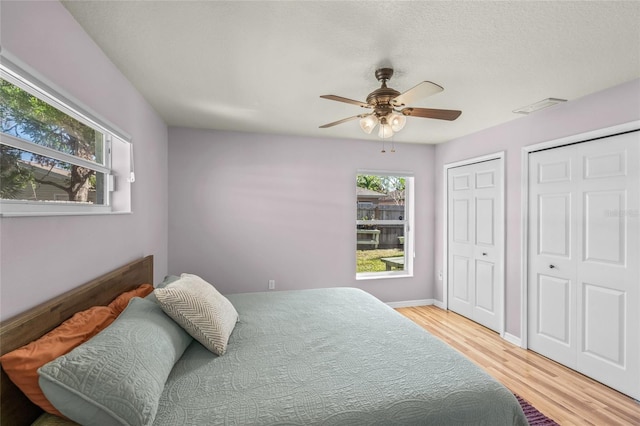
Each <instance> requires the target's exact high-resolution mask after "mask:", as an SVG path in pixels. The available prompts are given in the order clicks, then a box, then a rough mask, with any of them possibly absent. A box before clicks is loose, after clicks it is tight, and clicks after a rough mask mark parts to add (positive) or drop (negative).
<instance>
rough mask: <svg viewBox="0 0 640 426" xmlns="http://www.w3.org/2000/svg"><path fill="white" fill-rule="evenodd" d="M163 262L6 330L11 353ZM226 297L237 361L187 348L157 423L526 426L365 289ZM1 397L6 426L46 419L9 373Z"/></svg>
mask: <svg viewBox="0 0 640 426" xmlns="http://www.w3.org/2000/svg"><path fill="white" fill-rule="evenodd" d="M152 264H153V259H152V258H151V257H146V258H144V259H140V260H137V261H135V262H132V263H131V264H128V265H126V266H124V267H122V268H119V269H118V270H116V271H114V272H112V273H110V274H107V275H106V276H103V277H100V278H99V279H97V280H94V281H93V282H91V283H88V284H87V285H85V286H82V287H79V288H78V289H76V290H73V291H71V292H69V293H67V294H66V295H62V296H60V297H58V298H56V299H55V300H53V301H51V302H48V303H45V304H43V305H41V306H40V307H37V308H34V309H32V310H30V311H28V312H25V313H24V314H22V315H19V316H18V317H16V318H13V319H10V320H8V321H5V322H3V323H2V324H1V328H0V338H2V353H3V354H4V353H6V352H8V351H10V350H12V349H14V348H17V347H19V346H21V345H24V344H25V343H27V342H29V341H31V340H33V339H34V338H36V337H38V336H40V335H42V334H44V333H45V332H47V331H48V330H50V329H52V328H53V327H55V326H56V325H57V324H59V323H60V322H61V321H63V320H64V319H66V318H69V317H70V316H71V315H72V314H73V313H74V312H76V311H78V310H80V309H84V308H86V307H89V306H92V305H96V304H107V303H109V301H110V300H112V299H113V298H114V297H115V296H116V295H118V294H119V293H121V292H122V291H126V290H130V289H133V288H135V287H136V286H137V285H139V284H141V283H145V282H153V278H152V276H151V274H152V270H153V267H152ZM151 297H153V296H151ZM227 298H228V300H229V301H230V302H231V304H232V305H233V306H234V307H235V309H236V310H237V313H238V315H239V320H238V322H237V323H236V324H235V327H234V329H233V332H232V333H231V336H230V337H229V340H228V346H227V348H226V352H225V353H224V355H222V356H217V355H214V354H212V353H211V352H210V351H209V350H208V349H206V348H205V347H204V346H203V345H202V344H200V343H199V342H198V341H197V340H191V341H190V342H189V343H188V344H185V346H186V349H185V350H184V353H181V356H179V358H178V359H177V360H176V361H175V364H174V365H172V367H171V369H170V372H169V373H168V377H167V378H166V381H165V382H164V386H163V387H162V389H160V391H159V393H158V395H159V398H158V401H157V411H156V412H155V413H153V419H152V420H153V424H154V425H177V424H180V425H233V424H236V425H251V424H255V425H269V424H280V425H282V424H290V425H293V424H296V425H308V424H319V425H320V424H322V425H347V424H348V425H357V424H380V425H388V424H474V425H478V424H486V425H520V424H522V425H526V424H527V421H526V418H525V416H524V414H523V412H522V409H521V408H520V405H519V403H518V402H517V400H516V398H515V397H514V395H513V394H512V393H511V392H510V391H509V390H507V389H506V388H505V387H504V386H502V385H501V384H499V383H498V382H496V381H495V380H494V379H492V378H491V377H490V376H488V375H487V374H486V373H485V372H483V371H482V370H481V369H480V368H478V367H477V366H475V365H474V364H472V363H471V362H470V361H469V360H467V359H466V358H464V357H463V356H462V355H460V354H459V353H458V352H456V351H455V350H453V349H452V348H450V347H449V346H448V345H446V344H445V343H443V342H442V341H440V340H439V339H437V338H435V337H433V336H432V335H430V334H429V333H427V332H426V331H424V330H423V329H422V328H421V327H419V326H418V325H416V324H414V323H413V322H411V321H410V320H408V319H406V318H405V317H403V316H402V315H400V314H398V313H397V312H395V311H394V310H393V309H391V308H390V307H388V306H387V305H385V304H383V303H382V302H380V301H378V300H377V299H375V298H374V297H373V296H371V295H369V294H368V293H366V292H364V291H361V290H357V289H351V288H333V289H317V290H301V291H282V292H266V293H246V294H234V295H229V296H227ZM145 302H146V301H145ZM150 303H151V302H150ZM132 304H133V302H132ZM139 304H141V302H140V303H139ZM130 306H131V305H130ZM129 309H130V308H127V310H129ZM125 312H126V310H125ZM123 315H124V314H123ZM107 330H108V329H106V330H105V331H103V332H102V333H105V332H107ZM1 392H2V395H1V398H2V411H1V423H2V424H11V425H22V424H30V423H31V422H33V421H34V420H35V419H36V418H37V417H38V416H39V415H40V414H41V410H40V409H39V408H38V407H36V406H34V405H33V404H31V402H30V401H29V400H28V399H27V398H25V397H24V395H22V393H21V392H20V390H19V389H17V388H16V387H15V386H13V384H12V383H11V381H10V380H9V379H8V377H6V375H5V373H4V372H3V373H2V388H1ZM147 418H148V417H147Z"/></svg>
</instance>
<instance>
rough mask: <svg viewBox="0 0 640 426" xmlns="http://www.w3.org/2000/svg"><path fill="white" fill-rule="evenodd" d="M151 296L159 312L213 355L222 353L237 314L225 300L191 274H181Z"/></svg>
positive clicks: (212, 288) (216, 291)
mask: <svg viewBox="0 0 640 426" xmlns="http://www.w3.org/2000/svg"><path fill="white" fill-rule="evenodd" d="M154 293H155V295H156V298H157V299H158V303H159V304H160V306H162V310H163V311H164V312H165V313H166V314H167V315H169V316H170V317H171V318H173V320H174V321H175V322H177V323H178V324H180V326H181V327H182V328H184V329H185V330H186V331H187V333H189V334H190V335H191V336H192V337H193V338H194V339H196V340H197V341H199V342H200V343H202V344H203V345H204V347H205V348H207V349H209V350H210V351H211V352H213V353H214V354H217V355H223V354H224V353H225V351H226V350H227V342H228V341H229V336H230V335H231V332H232V331H233V328H234V327H235V325H236V322H237V321H238V312H237V311H236V309H235V308H234V307H233V305H232V304H231V302H230V301H229V299H227V298H226V297H224V296H223V295H222V294H220V293H219V292H218V290H216V289H215V288H214V287H213V286H212V285H211V284H209V283H208V282H206V281H205V280H203V279H202V278H200V277H199V276H197V275H192V274H182V275H181V276H180V279H179V280H178V281H175V282H173V283H171V284H169V285H168V286H166V287H165V288H157V289H156V290H155V291H154Z"/></svg>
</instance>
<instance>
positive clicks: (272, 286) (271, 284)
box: [269, 280, 276, 290]
mask: <svg viewBox="0 0 640 426" xmlns="http://www.w3.org/2000/svg"><path fill="white" fill-rule="evenodd" d="M275 289H276V280H269V290H275Z"/></svg>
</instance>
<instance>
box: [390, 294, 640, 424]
mask: <svg viewBox="0 0 640 426" xmlns="http://www.w3.org/2000/svg"><path fill="white" fill-rule="evenodd" d="M396 310H397V311H398V312H400V313H401V314H403V315H404V316H406V317H407V318H409V319H411V320H413V321H414V322H415V323H417V324H419V325H420V326H422V327H423V328H425V329H426V330H428V331H429V332H430V333H431V334H433V335H435V336H438V337H439V338H440V339H442V340H444V341H445V342H447V343H448V344H449V345H451V346H453V347H454V348H455V349H457V350H458V351H460V352H462V353H463V354H464V355H466V356H467V357H468V358H470V359H471V360H472V361H473V362H475V363H476V364H478V365H479V366H480V367H482V368H484V369H485V370H486V371H487V372H488V373H489V374H491V375H492V376H493V377H494V378H496V379H497V380H498V381H499V382H501V383H502V384H504V385H505V386H506V387H507V388H509V389H510V390H511V391H512V392H514V393H517V394H518V395H520V396H521V397H522V398H524V399H525V400H527V401H529V403H531V404H532V405H533V406H534V407H536V408H537V409H538V410H540V411H541V412H542V413H544V414H545V415H546V416H547V417H550V418H552V419H553V420H555V421H556V422H557V423H559V424H560V425H562V426H564V425H598V426H600V425H607V426H608V425H636V426H637V425H640V404H639V403H638V402H636V401H634V400H633V399H632V398H629V397H627V396H625V395H623V394H621V393H619V392H617V391H615V390H613V389H611V388H609V387H607V386H604V385H602V384H600V383H598V382H596V381H594V380H591V379H589V378H588V377H586V376H583V375H581V374H579V373H577V372H575V371H573V370H571V369H568V368H566V367H564V366H562V365H560V364H558V363H556V362H554V361H551V360H549V359H548V358H545V357H543V356H541V355H538V354H537V353H535V352H532V351H527V350H524V349H522V348H520V347H517V346H515V345H512V344H511V343H508V342H507V341H505V340H503V339H502V338H500V336H499V335H498V334H497V333H494V332H493V331H491V330H489V329H487V328H485V327H482V326H481V325H479V324H477V323H475V322H473V321H470V320H468V319H466V318H465V317H462V316H460V315H458V314H455V313H453V312H450V311H445V310H442V309H440V308H437V307H435V306H420V307H414V308H398V309H396Z"/></svg>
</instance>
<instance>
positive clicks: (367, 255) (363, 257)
mask: <svg viewBox="0 0 640 426" xmlns="http://www.w3.org/2000/svg"><path fill="white" fill-rule="evenodd" d="M399 256H404V250H401V249H380V250H356V272H358V273H360V272H384V271H386V265H385V263H384V262H383V261H381V260H380V259H381V258H383V257H399Z"/></svg>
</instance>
